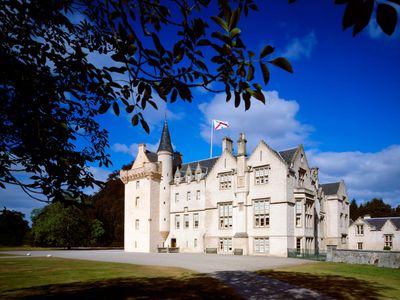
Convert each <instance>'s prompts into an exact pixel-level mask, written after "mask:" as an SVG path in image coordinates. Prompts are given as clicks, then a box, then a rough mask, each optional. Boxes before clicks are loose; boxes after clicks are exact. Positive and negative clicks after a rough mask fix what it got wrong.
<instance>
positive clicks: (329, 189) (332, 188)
mask: <svg viewBox="0 0 400 300" xmlns="http://www.w3.org/2000/svg"><path fill="white" fill-rule="evenodd" d="M320 186H321V188H322V190H323V191H324V194H325V195H336V194H337V192H338V190H339V186H340V182H332V183H325V184H321V185H320Z"/></svg>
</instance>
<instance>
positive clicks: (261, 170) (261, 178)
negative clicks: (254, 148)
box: [254, 165, 271, 185]
mask: <svg viewBox="0 0 400 300" xmlns="http://www.w3.org/2000/svg"><path fill="white" fill-rule="evenodd" d="M270 169H271V168H270V166H269V165H268V166H262V167H257V168H254V183H255V184H257V185H258V184H265V183H267V182H268V179H269V170H270Z"/></svg>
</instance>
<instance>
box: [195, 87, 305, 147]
mask: <svg viewBox="0 0 400 300" xmlns="http://www.w3.org/2000/svg"><path fill="white" fill-rule="evenodd" d="M264 95H265V98H266V104H265V105H264V104H262V103H261V102H259V101H257V100H254V99H252V104H251V107H250V109H249V110H248V111H245V110H244V107H243V104H242V105H241V106H239V107H238V108H235V107H234V106H233V103H232V102H233V101H231V103H229V104H227V103H226V101H225V94H217V95H216V96H215V97H214V98H213V99H212V100H211V101H210V103H202V104H200V105H199V109H200V110H201V111H202V113H203V114H204V118H205V122H204V123H203V124H201V136H202V137H203V138H204V139H205V140H207V141H209V140H210V129H211V120H212V119H218V120H224V121H228V122H229V124H230V128H228V129H223V130H218V131H216V132H215V138H214V143H216V144H219V143H220V140H221V138H222V137H223V136H225V135H229V136H230V137H231V138H233V139H236V138H237V137H238V136H239V133H240V132H244V133H245V134H246V137H247V140H248V146H249V151H251V150H252V149H253V147H255V145H256V144H257V143H258V142H259V141H260V140H261V139H264V140H265V141H266V142H267V143H268V144H269V145H270V146H272V147H273V148H276V149H284V148H288V147H293V146H296V145H298V144H300V143H304V142H305V141H307V137H308V135H309V133H310V131H311V130H312V128H311V126H309V125H305V124H301V123H300V122H299V121H298V120H296V114H297V112H298V111H299V104H298V103H297V102H296V101H294V100H285V99H282V98H280V97H279V94H278V92H277V91H271V92H264Z"/></svg>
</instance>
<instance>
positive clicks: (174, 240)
mask: <svg viewBox="0 0 400 300" xmlns="http://www.w3.org/2000/svg"><path fill="white" fill-rule="evenodd" d="M171 248H176V239H171Z"/></svg>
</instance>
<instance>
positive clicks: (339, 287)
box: [258, 262, 400, 299]
mask: <svg viewBox="0 0 400 300" xmlns="http://www.w3.org/2000/svg"><path fill="white" fill-rule="evenodd" d="M258 273H259V274H261V275H265V276H268V277H272V278H275V279H279V280H282V281H286V282H288V283H291V284H294V285H298V286H302V287H305V288H309V289H311V290H315V291H317V292H320V293H322V294H326V295H329V296H332V297H334V298H337V299H400V270H399V269H389V268H378V267H374V266H368V265H355V264H354V265H353V264H342V263H326V262H321V263H313V264H304V265H299V266H292V267H285V268H279V269H274V270H265V271H259V272H258Z"/></svg>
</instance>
